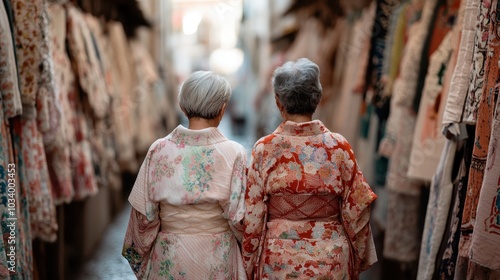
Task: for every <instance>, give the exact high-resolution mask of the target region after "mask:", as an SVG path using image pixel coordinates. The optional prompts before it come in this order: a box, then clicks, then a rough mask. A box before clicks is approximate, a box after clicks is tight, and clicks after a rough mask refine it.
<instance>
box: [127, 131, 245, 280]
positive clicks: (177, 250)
mask: <svg viewBox="0 0 500 280" xmlns="http://www.w3.org/2000/svg"><path fill="white" fill-rule="evenodd" d="M245 165H246V151H245V149H244V148H243V147H242V146H241V145H239V144H237V143H235V142H232V141H229V140H228V139H227V138H225V137H224V136H223V135H222V134H221V133H220V131H219V130H218V129H216V128H207V129H202V130H190V129H187V128H184V127H183V126H178V127H177V128H176V129H174V131H173V132H172V133H171V134H169V135H168V136H167V137H165V138H162V139H159V140H157V141H156V142H155V143H154V144H153V145H152V146H151V147H150V149H149V152H148V154H147V156H146V159H145V161H144V163H143V164H142V166H141V169H140V171H139V175H138V177H137V180H136V182H135V185H134V187H133V189H132V193H131V194H130V197H129V201H130V203H131V204H132V206H133V208H134V209H133V211H132V214H131V219H130V223H129V227H128V229H127V234H126V237H125V244H124V248H123V255H124V257H125V258H126V259H127V261H128V262H129V263H130V266H131V267H132V270H133V271H134V273H135V274H136V276H137V277H138V278H139V279H246V277H245V270H244V267H243V262H242V258H241V254H240V251H239V247H238V243H237V238H241V230H242V225H241V221H242V219H243V216H244V213H245V204H244V192H245V185H246V177H245ZM206 207H208V208H209V209H207V208H206ZM203 209H204V210H205V211H202V210H203ZM217 209H219V210H217ZM207 215H208V217H207ZM230 229H232V231H231V230H230ZM198 230H201V232H202V233H201V234H200V232H199V231H198Z"/></svg>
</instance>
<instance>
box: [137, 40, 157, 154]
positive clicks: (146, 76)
mask: <svg viewBox="0 0 500 280" xmlns="http://www.w3.org/2000/svg"><path fill="white" fill-rule="evenodd" d="M130 50H131V51H132V56H133V59H134V65H135V69H134V70H135V76H136V81H137V86H136V90H135V92H134V95H135V97H134V100H136V104H135V107H134V109H135V110H134V111H135V113H134V115H135V118H136V119H137V120H138V125H137V129H138V132H137V138H136V141H135V149H136V151H137V152H138V153H139V154H143V153H146V152H147V150H148V147H149V146H150V145H151V143H153V142H154V140H155V139H157V135H156V131H158V127H157V125H158V124H159V123H160V121H161V111H160V110H164V108H160V107H158V106H157V105H158V101H157V100H156V96H155V93H154V91H153V89H154V84H155V83H156V82H157V81H158V74H157V73H156V68H155V63H154V61H153V58H152V57H151V55H150V54H149V52H148V50H147V49H146V48H145V46H144V45H143V44H142V43H141V42H139V41H137V40H132V41H130Z"/></svg>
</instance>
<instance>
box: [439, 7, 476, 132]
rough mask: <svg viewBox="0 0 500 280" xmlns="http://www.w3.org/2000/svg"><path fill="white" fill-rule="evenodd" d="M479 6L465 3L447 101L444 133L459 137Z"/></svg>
mask: <svg viewBox="0 0 500 280" xmlns="http://www.w3.org/2000/svg"><path fill="white" fill-rule="evenodd" d="M479 5H480V0H469V1H467V2H466V3H465V11H464V19H463V28H462V35H461V39H460V47H459V51H458V57H457V63H456V67H455V71H454V73H453V76H452V78H451V82H450V90H449V94H448V98H447V99H446V107H445V112H444V115H443V132H446V131H449V132H450V133H452V134H454V135H458V134H459V132H460V129H459V127H458V124H459V123H461V122H462V113H463V111H464V104H465V98H466V95H467V92H468V89H469V78H470V76H469V74H470V72H471V67H470V65H471V63H472V56H473V53H474V35H475V27H476V22H477V13H478V9H479Z"/></svg>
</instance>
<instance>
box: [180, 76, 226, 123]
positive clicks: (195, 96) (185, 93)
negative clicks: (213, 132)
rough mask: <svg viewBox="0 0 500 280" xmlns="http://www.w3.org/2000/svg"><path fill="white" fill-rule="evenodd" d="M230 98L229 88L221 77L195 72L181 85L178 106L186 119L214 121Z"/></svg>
mask: <svg viewBox="0 0 500 280" xmlns="http://www.w3.org/2000/svg"><path fill="white" fill-rule="evenodd" d="M230 97H231V87H230V86H229V83H228V82H227V81H226V80H225V79H224V78H222V77H221V76H219V75H217V74H215V73H213V72H210V71H196V72H194V73H193V74H191V76H189V77H188V78H187V80H186V81H184V83H183V84H182V85H181V89H180V91H179V106H180V107H181V109H182V110H183V111H184V113H186V116H187V117H188V118H192V117H199V118H204V119H214V118H215V117H217V116H218V115H219V113H220V111H221V110H222V107H223V106H224V103H227V102H228V101H229V98H230Z"/></svg>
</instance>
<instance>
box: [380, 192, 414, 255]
mask: <svg viewBox="0 0 500 280" xmlns="http://www.w3.org/2000/svg"><path fill="white" fill-rule="evenodd" d="M419 209H420V193H419V194H416V195H415V194H412V195H408V194H404V193H399V192H396V191H393V190H391V189H387V221H386V227H385V228H386V230H385V236H384V248H383V254H384V258H387V259H391V260H396V261H400V262H412V261H415V260H418V253H419V250H420V249H419V248H420V241H421V235H420V232H419V231H418V230H417V229H418V228H419V218H420V217H419Z"/></svg>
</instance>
